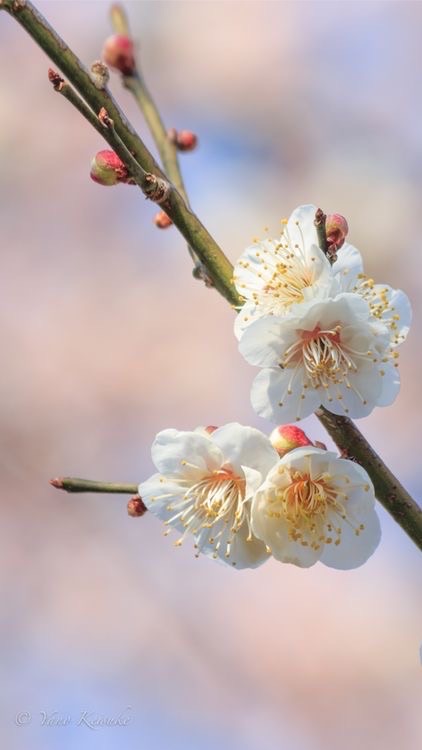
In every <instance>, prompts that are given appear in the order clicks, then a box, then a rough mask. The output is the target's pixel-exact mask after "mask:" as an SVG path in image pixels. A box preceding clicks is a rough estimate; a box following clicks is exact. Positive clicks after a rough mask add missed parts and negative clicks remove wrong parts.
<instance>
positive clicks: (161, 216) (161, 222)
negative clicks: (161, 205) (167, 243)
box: [154, 211, 173, 229]
mask: <svg viewBox="0 0 422 750" xmlns="http://www.w3.org/2000/svg"><path fill="white" fill-rule="evenodd" d="M154 224H155V226H156V227H158V228H159V229H167V227H171V225H172V224H173V222H172V220H171V219H170V216H167V214H166V212H165V211H159V212H158V214H155V216H154Z"/></svg>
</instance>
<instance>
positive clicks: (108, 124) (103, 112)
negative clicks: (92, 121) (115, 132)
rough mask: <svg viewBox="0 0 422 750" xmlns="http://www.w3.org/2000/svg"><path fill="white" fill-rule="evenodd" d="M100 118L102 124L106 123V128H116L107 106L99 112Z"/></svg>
mask: <svg viewBox="0 0 422 750" xmlns="http://www.w3.org/2000/svg"><path fill="white" fill-rule="evenodd" d="M98 119H99V121H100V123H101V125H104V127H105V128H109V129H110V130H112V129H113V128H114V122H113V120H112V119H111V117H109V114H108V112H107V110H106V108H105V107H101V109H100V111H99V112H98Z"/></svg>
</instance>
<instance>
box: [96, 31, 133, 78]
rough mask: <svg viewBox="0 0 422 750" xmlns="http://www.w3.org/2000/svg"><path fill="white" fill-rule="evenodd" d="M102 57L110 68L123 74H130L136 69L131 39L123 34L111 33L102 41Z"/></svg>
mask: <svg viewBox="0 0 422 750" xmlns="http://www.w3.org/2000/svg"><path fill="white" fill-rule="evenodd" d="M103 59H104V62H105V63H107V65H109V66H110V68H113V70H118V71H120V73H123V75H124V76H131V75H133V74H134V72H135V70H136V63H135V55H134V47H133V41H132V39H131V38H130V37H129V36H126V35H125V34H113V36H109V37H108V39H106V41H105V42H104V47H103Z"/></svg>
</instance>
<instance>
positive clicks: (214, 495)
mask: <svg viewBox="0 0 422 750" xmlns="http://www.w3.org/2000/svg"><path fill="white" fill-rule="evenodd" d="M188 481H189V480H187V479H186V478H182V479H181V480H180V484H181V485H182V489H183V486H184V485H185V486H186V484H187V483H188ZM245 489H246V482H245V479H244V478H243V477H239V476H237V475H236V474H235V473H234V472H233V470H232V469H230V468H223V469H218V470H215V471H213V472H212V474H208V475H206V476H203V477H201V479H199V480H198V481H197V482H195V483H194V484H190V485H189V486H188V487H186V490H185V492H184V494H183V495H182V496H181V497H178V498H177V500H176V501H174V502H172V503H171V504H170V505H169V506H167V509H168V510H174V511H176V514H175V515H174V516H173V517H172V518H170V519H168V521H166V524H171V523H173V522H174V521H175V520H176V519H179V521H180V522H181V523H182V525H183V527H184V529H185V530H184V533H183V536H182V537H181V538H180V539H178V541H177V542H176V545H177V546H179V545H181V544H182V542H183V541H184V538H185V536H186V535H187V534H193V535H194V536H195V537H196V540H195V541H196V544H195V548H196V549H197V550H198V552H199V551H200V550H201V549H202V547H203V546H204V544H211V546H213V547H214V550H215V552H214V555H213V556H214V557H215V558H216V557H218V553H219V551H220V548H221V549H223V550H224V554H225V556H226V557H227V558H228V557H230V550H231V545H232V542H233V538H234V535H235V534H236V533H237V532H238V531H239V529H240V527H241V526H242V525H243V524H244V522H245V521H246V523H247V528H248V538H249V539H250V538H251V536H252V533H251V528H250V519H249V514H248V513H247V509H246V506H245ZM210 529H212V533H211V535H210ZM233 565H235V562H233Z"/></svg>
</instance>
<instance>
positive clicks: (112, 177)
mask: <svg viewBox="0 0 422 750" xmlns="http://www.w3.org/2000/svg"><path fill="white" fill-rule="evenodd" d="M91 179H92V180H94V182H98V184H99V185H105V186H107V187H110V186H112V185H117V184H118V183H119V182H128V179H129V174H128V171H127V168H126V166H125V165H124V164H123V162H122V160H121V159H119V157H118V156H117V154H115V153H114V151H109V150H107V149H105V150H104V151H98V153H97V154H96V155H95V156H94V158H93V160H92V162H91Z"/></svg>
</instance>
